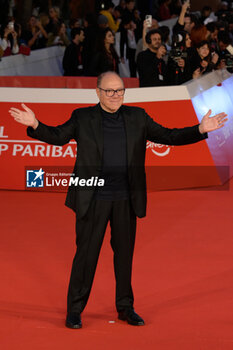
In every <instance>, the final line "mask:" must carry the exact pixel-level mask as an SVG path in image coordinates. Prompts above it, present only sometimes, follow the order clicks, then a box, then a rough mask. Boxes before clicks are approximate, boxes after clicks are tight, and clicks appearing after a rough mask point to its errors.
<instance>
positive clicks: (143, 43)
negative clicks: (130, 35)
mask: <svg viewBox="0 0 233 350" xmlns="http://www.w3.org/2000/svg"><path fill="white" fill-rule="evenodd" d="M152 29H159V24H158V21H157V20H156V19H155V18H152V23H151V25H150V24H149V23H148V21H147V20H146V19H145V20H144V21H143V30H142V37H141V39H139V40H138V42H137V49H136V54H135V60H136V61H137V57H138V54H139V52H141V51H144V50H146V49H148V44H147V42H146V34H147V33H148V32H149V31H150V30H152Z"/></svg>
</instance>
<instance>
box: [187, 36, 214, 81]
mask: <svg viewBox="0 0 233 350" xmlns="http://www.w3.org/2000/svg"><path fill="white" fill-rule="evenodd" d="M195 48H196V53H195V54H194V55H193V56H192V57H191V59H190V61H189V64H190V70H191V73H192V77H193V79H196V78H199V77H200V76H202V75H203V74H205V73H209V72H211V71H212V70H214V69H217V64H218V60H219V55H218V54H217V53H214V54H213V55H212V54H211V50H210V46H209V42H208V41H207V40H203V41H201V42H199V43H198V44H197V45H196V46H195Z"/></svg>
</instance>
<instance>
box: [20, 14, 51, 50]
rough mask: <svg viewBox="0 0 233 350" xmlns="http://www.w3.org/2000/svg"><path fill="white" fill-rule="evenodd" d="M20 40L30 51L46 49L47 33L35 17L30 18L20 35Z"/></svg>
mask: <svg viewBox="0 0 233 350" xmlns="http://www.w3.org/2000/svg"><path fill="white" fill-rule="evenodd" d="M22 39H23V40H24V41H25V43H26V45H27V46H28V47H30V49H31V50H37V49H42V48H44V47H46V44H47V40H48V33H47V32H46V30H45V27H44V26H43V25H42V23H41V21H40V20H39V19H38V18H36V17H35V16H31V17H30V19H29V21H28V25H27V29H26V30H25V31H23V33H22Z"/></svg>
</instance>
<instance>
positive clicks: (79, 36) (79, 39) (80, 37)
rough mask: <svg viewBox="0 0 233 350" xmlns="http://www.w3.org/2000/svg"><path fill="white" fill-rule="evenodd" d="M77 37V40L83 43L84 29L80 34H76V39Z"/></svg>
mask: <svg viewBox="0 0 233 350" xmlns="http://www.w3.org/2000/svg"><path fill="white" fill-rule="evenodd" d="M76 39H77V41H78V42H79V43H82V42H83V40H84V39H85V35H84V31H83V30H81V32H80V34H77V35H76V36H75V40H76Z"/></svg>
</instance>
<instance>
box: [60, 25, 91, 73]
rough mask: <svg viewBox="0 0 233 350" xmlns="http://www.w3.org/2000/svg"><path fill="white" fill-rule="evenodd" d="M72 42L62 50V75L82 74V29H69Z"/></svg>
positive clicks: (83, 37)
mask: <svg viewBox="0 0 233 350" xmlns="http://www.w3.org/2000/svg"><path fill="white" fill-rule="evenodd" d="M71 39H72V42H71V44H70V45H69V46H67V48H66V49H65V52H64V57H63V61H62V65H63V70H64V76H80V75H83V57H82V43H83V41H84V39H85V36H84V29H83V28H81V27H79V28H73V29H72V30H71Z"/></svg>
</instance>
